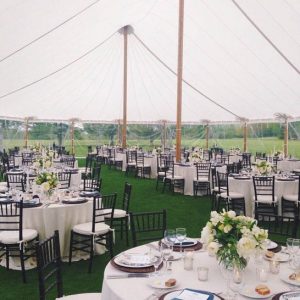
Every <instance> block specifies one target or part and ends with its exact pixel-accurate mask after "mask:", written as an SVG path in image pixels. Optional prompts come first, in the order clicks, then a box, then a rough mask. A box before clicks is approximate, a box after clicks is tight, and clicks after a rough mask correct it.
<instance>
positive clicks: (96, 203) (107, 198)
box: [92, 193, 117, 232]
mask: <svg viewBox="0 0 300 300" xmlns="http://www.w3.org/2000/svg"><path fill="white" fill-rule="evenodd" d="M116 201H117V194H116V193H114V194H110V195H102V196H101V198H100V197H94V199H93V220H92V232H95V224H97V223H107V222H109V226H110V227H111V226H112V221H113V215H114V210H115V206H116Z"/></svg>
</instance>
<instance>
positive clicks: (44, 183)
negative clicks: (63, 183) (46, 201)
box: [35, 172, 58, 196]
mask: <svg viewBox="0 0 300 300" xmlns="http://www.w3.org/2000/svg"><path fill="white" fill-rule="evenodd" d="M35 183H36V184H37V185H40V186H41V188H42V191H43V192H44V193H45V194H47V195H48V196H51V195H52V193H53V191H54V189H55V188H56V187H57V185H58V178H57V175H56V174H54V173H49V172H42V173H39V174H38V176H37V178H36V179H35Z"/></svg>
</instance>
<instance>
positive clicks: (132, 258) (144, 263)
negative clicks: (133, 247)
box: [114, 252, 153, 268]
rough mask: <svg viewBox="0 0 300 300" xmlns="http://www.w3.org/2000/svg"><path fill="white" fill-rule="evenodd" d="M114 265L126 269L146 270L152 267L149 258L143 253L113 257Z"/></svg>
mask: <svg viewBox="0 0 300 300" xmlns="http://www.w3.org/2000/svg"><path fill="white" fill-rule="evenodd" d="M114 261H115V263H116V264H117V265H119V266H122V267H126V268H146V267H151V266H153V263H152V262H151V261H150V257H149V256H148V255H145V254H143V253H126V252H125V253H121V254H120V255H118V256H116V257H115V260H114Z"/></svg>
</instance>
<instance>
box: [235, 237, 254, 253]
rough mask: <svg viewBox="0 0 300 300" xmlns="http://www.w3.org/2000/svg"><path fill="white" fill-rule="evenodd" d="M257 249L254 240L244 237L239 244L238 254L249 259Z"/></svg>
mask: <svg viewBox="0 0 300 300" xmlns="http://www.w3.org/2000/svg"><path fill="white" fill-rule="evenodd" d="M255 247H256V241H255V240H254V239H253V238H249V237H242V238H241V239H240V240H239V241H238V244H237V252H238V254H239V256H240V257H244V258H247V257H249V256H250V255H251V254H252V253H253V252H254V249H255Z"/></svg>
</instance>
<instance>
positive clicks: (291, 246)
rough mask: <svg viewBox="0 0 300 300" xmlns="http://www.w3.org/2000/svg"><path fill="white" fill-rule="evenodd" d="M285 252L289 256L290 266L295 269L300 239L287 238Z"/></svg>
mask: <svg viewBox="0 0 300 300" xmlns="http://www.w3.org/2000/svg"><path fill="white" fill-rule="evenodd" d="M286 246H287V251H288V252H289V254H290V256H291V260H290V264H291V267H292V268H296V267H297V266H296V265H297V263H296V258H297V255H298V254H299V250H300V239H293V238H288V239H287V241H286Z"/></svg>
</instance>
